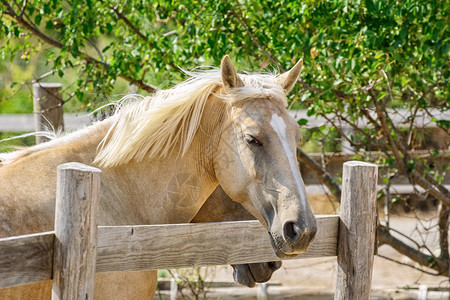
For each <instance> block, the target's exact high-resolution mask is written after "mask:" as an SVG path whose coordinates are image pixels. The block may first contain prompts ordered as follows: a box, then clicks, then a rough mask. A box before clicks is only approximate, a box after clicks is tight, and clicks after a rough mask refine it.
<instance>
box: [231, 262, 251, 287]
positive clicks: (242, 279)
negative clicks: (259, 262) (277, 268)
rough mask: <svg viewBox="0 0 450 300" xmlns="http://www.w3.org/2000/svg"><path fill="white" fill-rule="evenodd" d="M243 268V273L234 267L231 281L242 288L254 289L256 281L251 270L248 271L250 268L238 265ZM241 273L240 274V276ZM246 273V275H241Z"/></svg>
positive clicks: (246, 265)
mask: <svg viewBox="0 0 450 300" xmlns="http://www.w3.org/2000/svg"><path fill="white" fill-rule="evenodd" d="M244 266H245V271H239V269H238V268H237V267H234V266H233V268H234V270H233V279H234V281H235V282H236V283H237V284H239V285H242V286H246V287H250V288H252V287H255V285H256V280H255V277H254V275H253V273H252V270H251V269H250V266H249V265H248V264H245V265H239V267H240V268H242V267H244ZM241 273H242V274H241ZM243 273H246V274H243Z"/></svg>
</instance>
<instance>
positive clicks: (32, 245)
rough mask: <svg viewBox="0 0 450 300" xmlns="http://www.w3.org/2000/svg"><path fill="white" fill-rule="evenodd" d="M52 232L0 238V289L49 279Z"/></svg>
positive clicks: (51, 256) (51, 257) (51, 262)
mask: <svg viewBox="0 0 450 300" xmlns="http://www.w3.org/2000/svg"><path fill="white" fill-rule="evenodd" d="M54 236H55V235H54V233H53V232H46V233H39V234H29V235H22V236H17V237H7V238H2V239H0V288H5V287H8V286H14V285H20V284H25V283H29V282H37V281H41V280H49V279H52V264H53V241H54Z"/></svg>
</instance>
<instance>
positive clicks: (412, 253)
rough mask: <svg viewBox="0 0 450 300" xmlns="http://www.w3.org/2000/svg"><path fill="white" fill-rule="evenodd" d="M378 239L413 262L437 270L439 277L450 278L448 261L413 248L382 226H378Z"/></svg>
mask: <svg viewBox="0 0 450 300" xmlns="http://www.w3.org/2000/svg"><path fill="white" fill-rule="evenodd" d="M377 237H378V241H379V242H380V245H382V244H388V245H389V246H391V247H392V248H394V249H395V250H397V251H398V252H399V253H401V254H403V255H405V256H407V257H409V258H411V259H412V260H414V261H416V262H418V263H419V264H421V265H423V266H426V267H428V268H431V269H433V270H436V271H437V272H438V273H439V274H438V275H444V276H449V274H448V270H449V267H450V265H449V261H448V260H447V261H444V260H442V259H440V258H439V259H436V258H433V257H432V256H430V255H427V254H424V253H422V252H420V251H419V250H417V249H414V248H413V247H411V246H409V245H407V244H405V243H403V242H402V241H400V240H399V239H396V238H395V237H393V236H392V235H391V234H390V233H389V229H388V228H386V227H384V226H382V225H378V227H377Z"/></svg>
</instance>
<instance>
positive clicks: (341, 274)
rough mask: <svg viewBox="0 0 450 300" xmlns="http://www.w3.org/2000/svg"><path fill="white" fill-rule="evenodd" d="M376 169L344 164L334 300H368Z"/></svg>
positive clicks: (369, 166) (358, 164)
mask: <svg viewBox="0 0 450 300" xmlns="http://www.w3.org/2000/svg"><path fill="white" fill-rule="evenodd" d="M377 176H378V168H377V166H376V165H374V164H369V163H364V162H357V161H349V162H346V163H344V169H343V177H342V198H341V213H340V223H339V241H338V255H337V262H338V270H337V281H336V292H335V296H334V299H346V300H347V299H348V300H352V299H358V300H359V299H369V298H370V288H371V283H372V268H373V257H374V250H375V232H376V195H377Z"/></svg>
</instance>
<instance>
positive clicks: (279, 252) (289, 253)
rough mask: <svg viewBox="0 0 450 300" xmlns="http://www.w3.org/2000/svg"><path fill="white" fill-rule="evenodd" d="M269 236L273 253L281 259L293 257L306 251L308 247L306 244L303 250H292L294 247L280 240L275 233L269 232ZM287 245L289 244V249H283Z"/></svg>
mask: <svg viewBox="0 0 450 300" xmlns="http://www.w3.org/2000/svg"><path fill="white" fill-rule="evenodd" d="M269 236H270V243H271V244H272V248H273V250H274V252H275V255H276V256H277V257H279V258H281V259H286V258H287V259H289V258H295V257H297V256H298V255H300V254H302V253H304V252H306V250H307V249H308V246H306V247H305V249H304V250H300V251H295V252H294V249H293V247H292V246H290V245H289V244H287V243H281V242H280V238H279V236H278V235H277V234H276V233H274V232H269ZM287 245H289V246H290V247H289V248H290V249H285V248H286V246H287ZM283 246H284V247H283Z"/></svg>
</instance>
